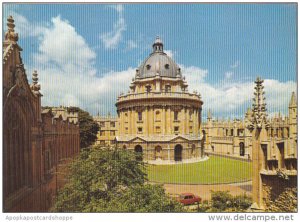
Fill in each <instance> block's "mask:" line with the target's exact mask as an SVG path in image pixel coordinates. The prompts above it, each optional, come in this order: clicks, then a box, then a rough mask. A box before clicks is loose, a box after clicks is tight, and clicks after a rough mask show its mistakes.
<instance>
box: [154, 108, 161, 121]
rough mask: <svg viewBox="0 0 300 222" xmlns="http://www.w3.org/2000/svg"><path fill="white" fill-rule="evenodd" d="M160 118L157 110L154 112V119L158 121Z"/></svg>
mask: <svg viewBox="0 0 300 222" xmlns="http://www.w3.org/2000/svg"><path fill="white" fill-rule="evenodd" d="M160 120H161V115H160V112H159V111H158V110H157V111H156V112H155V121H160Z"/></svg>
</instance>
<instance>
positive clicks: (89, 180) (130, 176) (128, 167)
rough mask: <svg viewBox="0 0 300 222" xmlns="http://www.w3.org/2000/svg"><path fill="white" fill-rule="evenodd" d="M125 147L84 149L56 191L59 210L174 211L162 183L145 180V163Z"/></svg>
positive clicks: (56, 206) (173, 201) (57, 208)
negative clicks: (67, 180)
mask: <svg viewBox="0 0 300 222" xmlns="http://www.w3.org/2000/svg"><path fill="white" fill-rule="evenodd" d="M137 159H138V158H136V155H135V154H134V153H133V152H131V151H127V150H123V149H122V150H118V149H113V150H109V149H103V148H100V147H93V148H89V149H83V151H82V152H81V153H80V156H79V157H78V158H77V159H76V160H75V161H74V162H73V163H72V164H70V171H69V172H70V173H69V182H68V183H67V184H66V185H65V187H64V188H63V189H62V190H60V191H59V194H58V196H57V200H56V203H55V205H54V208H53V209H52V210H53V211H56V212H57V211H58V212H177V211H182V210H183V209H182V206H181V205H180V204H179V203H177V202H176V201H175V200H173V199H171V198H170V197H169V196H167V195H166V194H165V191H164V189H163V187H161V186H158V185H150V184H146V181H147V175H146V173H145V171H146V170H145V164H144V163H143V162H142V161H139V160H137Z"/></svg>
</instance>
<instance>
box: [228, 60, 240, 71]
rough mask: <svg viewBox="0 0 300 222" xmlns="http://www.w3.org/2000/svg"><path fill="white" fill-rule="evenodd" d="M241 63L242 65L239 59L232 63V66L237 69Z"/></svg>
mask: <svg viewBox="0 0 300 222" xmlns="http://www.w3.org/2000/svg"><path fill="white" fill-rule="evenodd" d="M239 65H240V61H239V60H237V61H235V62H234V63H233V64H232V65H230V68H232V69H235V68H237V67H239Z"/></svg>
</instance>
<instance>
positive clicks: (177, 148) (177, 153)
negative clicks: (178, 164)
mask: <svg viewBox="0 0 300 222" xmlns="http://www.w3.org/2000/svg"><path fill="white" fill-rule="evenodd" d="M174 160H175V161H182V146H181V145H180V144H177V145H176V146H175V149H174Z"/></svg>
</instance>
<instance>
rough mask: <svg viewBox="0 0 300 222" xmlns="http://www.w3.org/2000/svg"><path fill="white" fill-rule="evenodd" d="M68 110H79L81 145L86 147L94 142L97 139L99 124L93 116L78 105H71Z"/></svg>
mask: <svg viewBox="0 0 300 222" xmlns="http://www.w3.org/2000/svg"><path fill="white" fill-rule="evenodd" d="M68 110H69V111H70V112H72V111H73V112H78V121H79V131H80V147H81V148H86V147H88V146H90V145H92V144H94V143H95V141H96V140H97V133H98V131H99V125H98V124H97V123H96V122H95V121H94V119H93V117H92V116H91V115H90V114H89V113H88V112H86V111H84V110H82V109H80V108H78V107H70V108H69V109H68Z"/></svg>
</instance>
